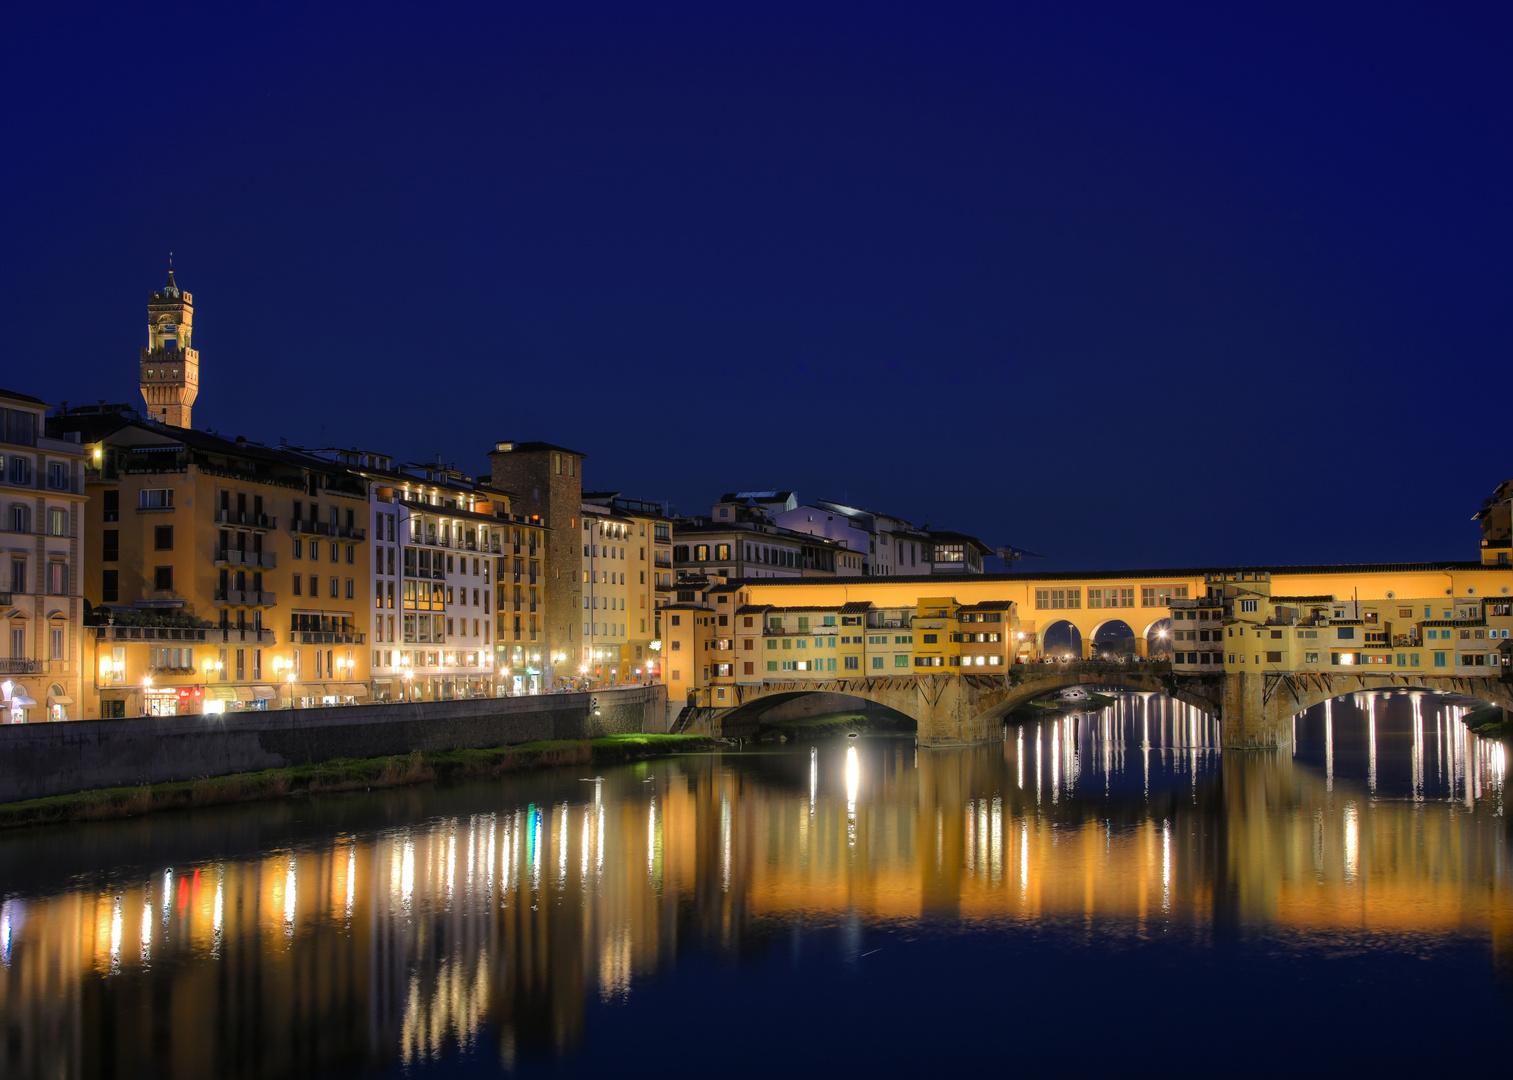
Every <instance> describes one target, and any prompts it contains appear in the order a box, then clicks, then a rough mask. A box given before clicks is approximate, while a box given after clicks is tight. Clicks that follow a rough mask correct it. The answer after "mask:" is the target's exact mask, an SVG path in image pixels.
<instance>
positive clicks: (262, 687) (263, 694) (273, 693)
mask: <svg viewBox="0 0 1513 1080" xmlns="http://www.w3.org/2000/svg"><path fill="white" fill-rule="evenodd" d="M252 696H253V697H254V698H276V697H278V691H277V690H275V689H273V687H271V686H268V685H267V684H266V683H259V684H258V685H257V686H254V687H253V688H252Z"/></svg>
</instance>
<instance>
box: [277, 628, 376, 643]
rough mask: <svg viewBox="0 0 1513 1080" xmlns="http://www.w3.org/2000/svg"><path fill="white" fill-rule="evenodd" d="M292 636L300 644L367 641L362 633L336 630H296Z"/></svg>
mask: <svg viewBox="0 0 1513 1080" xmlns="http://www.w3.org/2000/svg"><path fill="white" fill-rule="evenodd" d="M294 637H295V639H296V640H297V642H298V643H299V644H300V645H361V644H363V643H364V642H366V641H367V636H366V635H364V634H344V633H341V632H340V631H336V630H296V631H295V632H294Z"/></svg>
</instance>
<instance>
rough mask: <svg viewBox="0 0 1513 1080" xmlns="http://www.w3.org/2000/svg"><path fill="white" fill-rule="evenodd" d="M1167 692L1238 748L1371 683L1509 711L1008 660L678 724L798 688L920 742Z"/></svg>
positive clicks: (765, 692)
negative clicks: (1087, 695) (1068, 698)
mask: <svg viewBox="0 0 1513 1080" xmlns="http://www.w3.org/2000/svg"><path fill="white" fill-rule="evenodd" d="M1078 685H1087V686H1090V687H1091V686H1097V687H1109V688H1110V689H1114V690H1129V691H1135V692H1144V693H1154V694H1165V695H1167V696H1169V697H1172V698H1175V699H1176V700H1178V701H1182V702H1186V703H1187V704H1189V705H1192V706H1194V707H1195V708H1198V709H1201V710H1203V711H1204V712H1207V713H1210V714H1212V715H1214V716H1216V717H1217V718H1218V719H1219V724H1220V730H1221V732H1222V737H1223V740H1224V745H1225V746H1228V747H1234V748H1240V749H1262V748H1268V747H1276V746H1286V745H1288V744H1289V743H1290V742H1291V739H1292V717H1293V716H1294V715H1296V714H1297V713H1300V712H1303V711H1304V710H1305V709H1309V708H1311V707H1312V706H1314V705H1317V704H1320V703H1322V702H1324V701H1328V700H1329V699H1331V698H1335V697H1340V696H1343V695H1346V694H1353V693H1357V692H1359V691H1369V690H1413V689H1419V690H1426V691H1438V692H1441V693H1456V694H1464V695H1466V696H1468V697H1474V698H1480V699H1481V700H1483V701H1488V702H1492V703H1493V704H1496V705H1500V706H1502V707H1503V708H1504V709H1508V710H1513V684H1510V683H1508V682H1505V681H1501V680H1498V679H1478V678H1457V677H1453V676H1443V677H1431V676H1414V675H1391V674H1381V675H1376V674H1371V675H1367V674H1364V673H1363V674H1360V675H1355V674H1352V675H1339V674H1275V675H1272V674H1255V675H1251V674H1248V673H1247V674H1225V673H1223V672H1214V673H1211V674H1186V673H1180V674H1174V673H1173V672H1172V670H1171V666H1170V665H1169V664H1165V663H1130V664H1120V663H1098V662H1083V663H1071V664H1046V665H1042V664H1024V665H1015V666H1014V667H1012V668H1010V669H1009V671H1008V672H1007V673H1005V674H1003V675H996V674H995V675H989V674H981V675H979V674H971V675H966V674H963V675H954V674H952V675H947V674H938V675H937V674H922V675H913V674H910V675H903V676H894V677H888V676H876V677H872V678H852V679H805V680H799V679H793V680H776V679H773V680H766V681H763V682H761V683H759V684H754V685H739V686H736V687H734V688H733V692H734V694H735V702H734V704H732V705H728V706H724V707H707V706H706V707H704V708H695V709H690V710H688V711H687V712H686V713H685V714H684V716H683V717H682V718H681V719H680V722H679V728H680V729H681V730H688V729H689V728H695V727H707V729H708V730H709V731H710V732H711V733H713V734H717V735H730V736H735V735H750V734H753V733H755V731H756V728H757V725H758V723H759V722H760V720H761V717H762V715H763V714H764V713H765V712H767V711H769V710H770V709H771V708H773V707H775V706H777V705H780V704H782V703H784V702H787V701H792V700H794V699H796V698H799V697H801V696H803V695H806V694H835V695H842V696H845V697H849V698H856V699H860V700H863V701H868V702H871V703H873V704H876V705H880V706H883V707H884V708H887V709H891V710H893V711H895V712H899V713H902V714H904V715H905V716H908V717H910V718H912V719H913V720H914V721H915V723H916V724H917V725H918V729H919V741H920V742H921V743H923V744H925V745H932V746H950V745H953V744H959V743H972V742H984V741H988V740H991V739H996V738H998V737H999V732H1000V730H1001V728H1002V725H1003V718H1004V717H1005V716H1006V715H1007V714H1008V713H1009V712H1011V711H1013V710H1014V709H1015V708H1017V707H1018V706H1020V705H1023V704H1025V703H1026V702H1028V701H1032V700H1034V699H1036V698H1040V697H1044V696H1046V695H1047V694H1051V693H1054V692H1056V691H1057V690H1062V689H1065V688H1067V687H1070V686H1078Z"/></svg>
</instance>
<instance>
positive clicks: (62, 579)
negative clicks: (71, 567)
mask: <svg viewBox="0 0 1513 1080" xmlns="http://www.w3.org/2000/svg"><path fill="white" fill-rule="evenodd" d="M47 591H48V593H49V594H50V595H52V596H67V595H68V564H67V563H62V562H51V563H48V565H47Z"/></svg>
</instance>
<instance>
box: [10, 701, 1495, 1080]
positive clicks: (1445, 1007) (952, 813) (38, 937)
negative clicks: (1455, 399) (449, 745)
mask: <svg viewBox="0 0 1513 1080" xmlns="http://www.w3.org/2000/svg"><path fill="white" fill-rule="evenodd" d="M1297 724H1298V729H1297V748H1296V752H1295V753H1291V754H1282V755H1280V756H1278V755H1270V754H1239V753H1225V754H1221V753H1220V752H1219V749H1218V732H1217V729H1216V727H1215V725H1214V724H1213V722H1212V721H1210V720H1207V719H1206V718H1204V717H1203V716H1202V715H1200V714H1198V713H1195V712H1192V711H1190V710H1188V709H1187V708H1186V707H1184V706H1181V705H1177V704H1175V703H1172V702H1170V701H1168V700H1167V699H1164V698H1150V699H1144V698H1142V697H1138V696H1129V697H1124V698H1121V699H1120V700H1119V701H1118V704H1117V705H1116V706H1114V707H1111V708H1110V709H1107V710H1105V711H1104V712H1102V713H1099V714H1096V715H1093V716H1082V717H1075V718H1072V717H1068V718H1063V719H1060V720H1054V721H1045V722H1041V723H1040V724H1038V725H1031V726H1028V727H1024V728H1021V729H1010V731H1009V733H1008V738H1007V739H1006V740H1005V741H1004V742H1002V743H995V744H992V745H988V746H983V747H978V748H973V749H967V750H953V751H926V750H916V748H915V747H914V745H913V742H912V740H910V739H905V738H889V737H881V736H879V737H869V738H863V739H860V740H855V741H848V740H844V739H842V740H839V741H836V742H826V743H822V744H819V745H817V746H816V747H813V748H811V747H810V746H808V745H800V746H792V745H790V746H787V747H782V748H780V749H769V750H758V751H752V750H748V751H746V752H742V753H737V752H727V753H724V754H718V755H713V754H712V755H699V756H690V757H683V758H675V759H664V760H658V761H653V762H650V763H645V764H637V765H628V766H621V767H614V768H605V769H571V770H567V771H552V772H544V773H535V774H527V775H523V776H516V777H511V778H506V779H504V780H501V781H497V782H490V783H479V784H470V785H463V786H454V787H446V788H413V789H404V790H398V791H385V792H374V793H371V794H368V793H358V794H353V795H344V796H330V797H324V798H319V799H314V800H298V801H289V802H283V803H267V804H256V805H248V806H240V807H232V808H216V809H209V810H201V811H194V812H184V813H168V814H160V815H156V816H149V817H145V818H141V819H136V820H130V821H122V822H111V823H103V824H97V825H87V826H61V827H54V828H48V829H34V830H27V831H24V832H12V833H7V834H0V891H3V898H4V899H3V910H0V964H3V967H0V1024H3V1028H4V1032H3V1042H0V1076H4V1077H75V1076H84V1077H97V1076H110V1077H139V1076H152V1077H185V1078H188V1077H289V1076H311V1075H336V1076H346V1075H370V1074H371V1075H420V1076H427V1075H437V1076H440V1075H447V1076H451V1075H466V1076H488V1075H496V1074H499V1073H501V1072H512V1073H516V1074H525V1075H534V1074H554V1075H559V1074H560V1075H588V1074H593V1075H596V1076H606V1075H640V1074H643V1073H651V1072H663V1071H666V1072H668V1073H671V1074H673V1075H679V1074H684V1073H688V1072H691V1071H697V1072H700V1073H704V1072H707V1073H711V1074H716V1075H721V1076H729V1075H742V1076H745V1075H751V1076H774V1075H777V1076H782V1075H785V1074H786V1075H795V1074H796V1075H815V1074H821V1073H826V1074H829V1075H833V1076H847V1075H855V1074H859V1073H862V1072H866V1071H871V1072H873V1073H875V1074H877V1075H898V1074H900V1073H902V1072H903V1071H904V1070H909V1071H914V1072H916V1073H917V1074H918V1075H930V1074H932V1073H934V1072H936V1071H938V1070H940V1069H942V1068H945V1067H949V1068H952V1069H956V1068H986V1069H992V1070H994V1075H1001V1074H1008V1073H1012V1072H1015V1071H1018V1070H1025V1069H1031V1068H1034V1069H1042V1068H1055V1069H1058V1070H1060V1071H1063V1072H1070V1073H1071V1074H1072V1075H1081V1074H1085V1073H1087V1072H1091V1071H1093V1070H1095V1069H1099V1070H1107V1071H1110V1072H1116V1073H1119V1074H1161V1075H1167V1076H1170V1075H1179V1076H1180V1075H1188V1074H1191V1073H1196V1072H1203V1073H1212V1072H1215V1071H1219V1072H1221V1073H1238V1074H1240V1075H1246V1074H1249V1073H1251V1072H1252V1071H1259V1070H1261V1069H1263V1068H1269V1066H1268V1063H1272V1064H1282V1063H1286V1067H1289V1068H1294V1069H1299V1070H1303V1071H1307V1072H1316V1071H1318V1070H1319V1069H1321V1068H1324V1067H1339V1066H1344V1067H1347V1068H1356V1069H1363V1070H1364V1069H1367V1068H1392V1069H1395V1070H1402V1069H1406V1068H1426V1067H1428V1068H1435V1069H1437V1070H1445V1069H1454V1070H1463V1069H1471V1068H1473V1067H1474V1065H1475V1062H1477V1061H1480V1062H1482V1063H1483V1064H1486V1063H1487V1062H1488V1061H1490V1060H1492V1059H1493V1057H1494V1056H1495V1055H1496V1051H1495V1047H1496V1046H1498V1045H1500V1043H1501V1040H1502V1039H1503V1038H1504V1037H1505V1035H1506V1032H1507V1030H1508V1025H1509V1022H1510V1021H1513V867H1510V865H1509V818H1508V814H1507V808H1506V806H1505V798H1506V793H1505V788H1504V777H1505V774H1506V758H1505V750H1504V748H1503V747H1502V746H1501V745H1499V744H1497V743H1492V742H1486V741H1482V740H1480V739H1477V738H1476V737H1475V736H1471V735H1468V734H1467V732H1466V730H1465V728H1464V727H1463V726H1462V725H1461V724H1460V723H1459V722H1458V720H1457V718H1456V715H1455V714H1454V712H1453V711H1452V710H1451V709H1449V708H1448V707H1445V706H1442V705H1441V704H1440V703H1439V702H1438V701H1437V699H1434V698H1430V697H1414V696H1408V695H1397V696H1391V697H1388V696H1376V697H1371V698H1368V697H1365V696H1362V697H1360V698H1357V699H1350V700H1340V701H1336V702H1334V703H1333V705H1332V706H1331V707H1330V708H1328V709H1325V708H1319V709H1315V710H1313V711H1312V712H1310V713H1308V714H1307V715H1305V716H1303V717H1300V718H1299V720H1298V722H1297Z"/></svg>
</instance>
